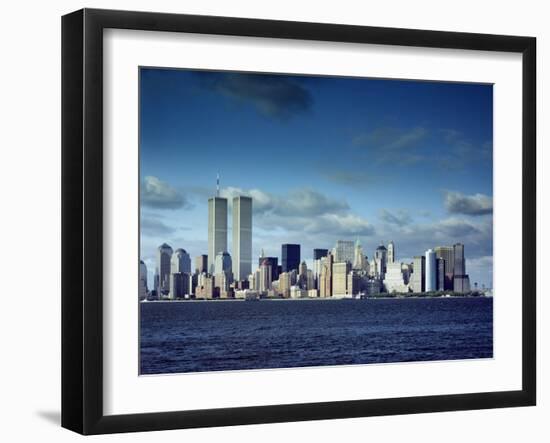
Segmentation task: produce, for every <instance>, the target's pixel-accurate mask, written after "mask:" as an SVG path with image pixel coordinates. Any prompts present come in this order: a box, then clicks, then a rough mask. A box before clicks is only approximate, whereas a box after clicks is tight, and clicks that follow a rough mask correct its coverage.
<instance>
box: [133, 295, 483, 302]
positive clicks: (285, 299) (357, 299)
mask: <svg viewBox="0 0 550 443" xmlns="http://www.w3.org/2000/svg"><path fill="white" fill-rule="evenodd" d="M456 298H493V296H491V295H450V296H444V295H437V296H426V295H408V296H379V297H363V298H351V297H350V298H347V297H337V298H335V297H326V298H321V297H316V298H313V297H311V298H308V297H304V298H259V299H253V300H246V299H244V298H213V299H211V298H208V299H206V298H199V299H196V298H191V299H177V300H139V301H138V303H145V304H147V303H203V302H217V303H219V302H250V301H254V302H258V301H274V302H285V301H340V300H347V301H361V300H406V299H456Z"/></svg>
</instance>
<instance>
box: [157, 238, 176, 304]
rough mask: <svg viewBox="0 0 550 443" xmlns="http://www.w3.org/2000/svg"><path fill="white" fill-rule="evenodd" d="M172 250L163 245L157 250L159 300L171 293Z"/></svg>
mask: <svg viewBox="0 0 550 443" xmlns="http://www.w3.org/2000/svg"><path fill="white" fill-rule="evenodd" d="M172 253H173V251H172V248H171V247H170V246H169V245H168V244H166V243H163V244H162V245H160V246H159V247H158V248H157V274H158V286H157V288H156V290H157V295H158V298H159V299H160V298H162V296H163V295H168V294H169V293H170V268H171V265H170V262H171V259H172Z"/></svg>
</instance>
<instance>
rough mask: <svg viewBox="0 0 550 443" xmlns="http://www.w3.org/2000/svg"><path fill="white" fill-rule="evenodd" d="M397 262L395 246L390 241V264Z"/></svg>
mask: <svg viewBox="0 0 550 443" xmlns="http://www.w3.org/2000/svg"><path fill="white" fill-rule="evenodd" d="M394 262H395V244H394V243H393V241H390V243H389V244H388V263H394Z"/></svg>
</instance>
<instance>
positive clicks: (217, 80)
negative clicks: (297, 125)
mask: <svg viewBox="0 0 550 443" xmlns="http://www.w3.org/2000/svg"><path fill="white" fill-rule="evenodd" d="M201 80H202V85H203V86H204V87H206V88H208V89H210V90H212V91H216V92H219V93H221V94H223V95H224V96H226V97H228V98H230V99H233V100H236V101H238V102H242V103H246V104H250V105H252V106H253V107H254V108H255V109H256V110H257V111H258V112H259V113H260V114H262V115H264V116H267V117H273V118H276V119H279V120H287V119H289V118H291V117H293V116H295V115H297V114H301V113H304V112H306V111H309V110H310V109H311V106H312V103H313V97H312V95H311V93H310V92H309V91H308V90H307V89H305V88H304V87H303V86H302V85H301V84H300V83H298V82H297V81H296V80H294V79H292V78H289V77H285V76H278V75H265V74H261V75H260V74H230V73H228V74H225V75H220V74H219V73H218V74H216V75H215V76H213V75H209V74H208V73H202V74H201Z"/></svg>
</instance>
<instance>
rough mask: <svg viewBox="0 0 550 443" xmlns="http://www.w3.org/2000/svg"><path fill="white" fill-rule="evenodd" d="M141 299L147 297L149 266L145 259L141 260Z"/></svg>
mask: <svg viewBox="0 0 550 443" xmlns="http://www.w3.org/2000/svg"><path fill="white" fill-rule="evenodd" d="M138 298H139V299H140V300H145V299H146V298H147V266H146V265H145V262H144V261H143V260H140V261H139V295H138Z"/></svg>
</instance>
